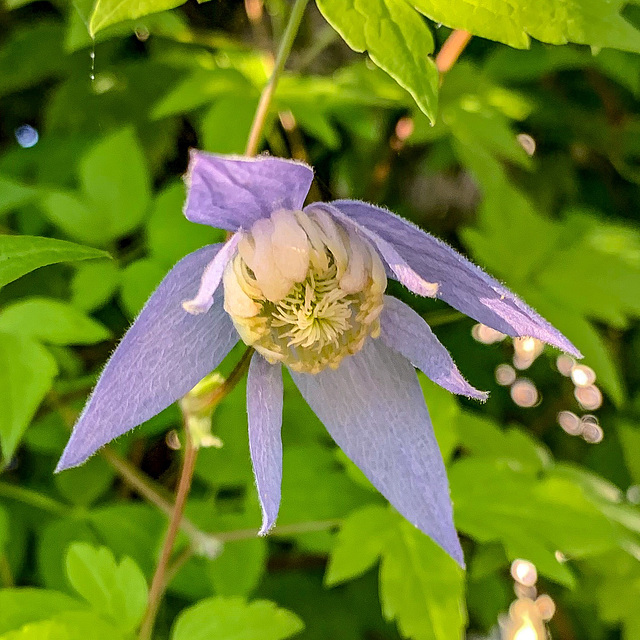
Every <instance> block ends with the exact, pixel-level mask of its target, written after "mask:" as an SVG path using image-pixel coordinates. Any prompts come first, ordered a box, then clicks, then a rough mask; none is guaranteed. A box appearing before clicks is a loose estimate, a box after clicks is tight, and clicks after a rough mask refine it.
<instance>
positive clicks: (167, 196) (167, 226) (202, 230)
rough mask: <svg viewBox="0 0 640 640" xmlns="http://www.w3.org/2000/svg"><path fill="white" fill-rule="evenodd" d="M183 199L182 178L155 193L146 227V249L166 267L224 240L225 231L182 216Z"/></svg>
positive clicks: (184, 196)
mask: <svg viewBox="0 0 640 640" xmlns="http://www.w3.org/2000/svg"><path fill="white" fill-rule="evenodd" d="M185 198H186V193H185V186H184V183H183V182H182V181H180V182H173V183H171V184H170V185H168V186H167V187H166V188H165V189H163V190H162V191H161V192H160V193H159V194H158V195H157V196H156V199H155V201H154V203H153V206H152V208H151V215H150V216H149V222H148V223H147V226H146V229H147V239H148V243H149V251H150V252H151V255H152V257H153V258H154V260H156V261H157V262H158V264H159V265H162V266H165V267H166V268H167V269H169V268H170V267H172V266H173V265H174V264H175V263H176V262H178V260H180V259H182V258H184V256H186V255H187V254H188V253H191V252H192V251H195V250H196V249H199V248H200V247H202V246H203V245H205V244H212V243H214V242H223V241H224V231H220V230H218V229H213V228H211V227H209V226H207V225H201V224H195V223H193V222H189V220H187V219H186V218H185V217H184V215H183V213H182V208H183V206H184V202H185ZM127 277H130V274H129V276H127ZM154 284H157V282H154Z"/></svg>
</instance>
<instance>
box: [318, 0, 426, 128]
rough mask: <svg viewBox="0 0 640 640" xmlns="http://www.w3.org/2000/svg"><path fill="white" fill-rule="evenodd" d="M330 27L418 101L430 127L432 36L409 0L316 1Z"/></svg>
mask: <svg viewBox="0 0 640 640" xmlns="http://www.w3.org/2000/svg"><path fill="white" fill-rule="evenodd" d="M317 5H318V8H319V9H320V11H321V12H322V14H323V15H324V17H325V18H326V20H327V22H329V24H331V26H332V27H333V28H334V29H335V30H336V31H337V32H338V33H339V34H340V35H341V36H342V37H343V38H344V40H345V42H346V43H347V44H348V45H349V46H350V47H351V48H352V49H353V50H354V51H358V52H362V51H365V50H366V51H368V53H369V57H370V58H371V60H373V62H375V64H377V65H378V66H379V67H380V68H381V69H383V70H384V71H386V72H387V73H388V74H389V75H390V76H391V77H392V78H394V79H395V80H396V81H397V82H398V84H399V85H401V86H402V87H404V88H405V89H406V90H407V91H408V92H409V93H410V94H411V95H412V96H413V98H414V100H415V101H416V103H417V104H418V106H419V107H420V109H421V110H422V111H423V112H424V113H425V115H427V116H428V117H429V118H430V120H431V121H432V122H435V115H436V110H437V103H438V81H439V78H438V71H437V69H436V66H435V63H434V62H433V59H432V58H431V57H430V54H431V53H433V37H432V36H431V32H430V31H429V28H428V27H427V25H426V23H425V22H424V20H423V19H422V17H421V16H420V15H418V13H417V12H416V11H415V10H414V9H413V6H412V5H411V4H410V3H408V2H407V1H406V0H368V2H367V3H366V4H361V3H360V2H358V1H357V0H317Z"/></svg>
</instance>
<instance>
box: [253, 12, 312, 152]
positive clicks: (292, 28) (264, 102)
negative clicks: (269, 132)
mask: <svg viewBox="0 0 640 640" xmlns="http://www.w3.org/2000/svg"><path fill="white" fill-rule="evenodd" d="M308 2H309V0H296V2H295V4H294V5H293V9H292V10H291V15H290V16H289V22H288V23H287V28H286V29H285V31H284V34H283V36H282V42H281V43H280V48H279V49H278V55H277V56H276V61H275V65H274V67H273V71H272V73H271V77H270V78H269V82H267V84H266V86H265V88H264V89H263V90H262V93H261V94H260V101H259V102H258V108H257V109H256V114H255V116H254V118H253V123H252V125H251V132H250V133H249V140H248V142H247V148H246V150H245V155H247V156H255V155H256V153H258V146H259V144H260V139H261V138H262V132H263V129H264V125H265V122H266V121H267V116H268V115H269V109H270V107H271V102H272V100H273V95H274V93H275V90H276V87H277V86H278V81H279V80H280V76H281V75H282V71H283V70H284V65H285V63H286V61H287V58H288V57H289V53H291V47H292V46H293V41H294V40H295V37H296V34H297V33H298V28H299V27H300V23H301V21H302V16H303V14H304V10H305V9H306V7H307V3H308Z"/></svg>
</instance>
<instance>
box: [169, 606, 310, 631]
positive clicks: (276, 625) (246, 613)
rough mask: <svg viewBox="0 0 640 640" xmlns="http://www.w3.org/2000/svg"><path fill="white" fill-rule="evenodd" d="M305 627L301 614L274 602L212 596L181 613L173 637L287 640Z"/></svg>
mask: <svg viewBox="0 0 640 640" xmlns="http://www.w3.org/2000/svg"><path fill="white" fill-rule="evenodd" d="M303 628H304V624H303V623H302V620H300V618H298V616H296V615H295V614H293V613H291V612H290V611H287V610H285V609H280V608H279V607H277V606H276V605H275V604H274V603H273V602H267V601H266V600H255V601H254V602H251V603H247V602H246V601H245V600H243V599H242V598H209V599H207V600H202V601H201V602H199V603H198V604H196V605H194V606H192V607H190V608H189V609H186V610H185V611H183V612H182V613H181V614H180V615H179V616H178V619H177V621H176V624H175V626H174V628H173V633H172V634H171V640H210V639H211V638H215V639H216V640H284V639H285V638H290V637H291V636H293V635H295V634H296V633H298V632H299V631H302V629H303Z"/></svg>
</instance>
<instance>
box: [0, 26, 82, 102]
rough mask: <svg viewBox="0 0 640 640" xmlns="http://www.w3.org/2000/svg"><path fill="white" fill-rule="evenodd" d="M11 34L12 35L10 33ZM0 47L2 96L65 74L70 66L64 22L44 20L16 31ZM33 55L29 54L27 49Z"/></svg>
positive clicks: (0, 92) (0, 94) (0, 86)
mask: <svg viewBox="0 0 640 640" xmlns="http://www.w3.org/2000/svg"><path fill="white" fill-rule="evenodd" d="M10 33H11V35H10V36H9V34H10ZM7 35H8V36H9V39H8V40H6V41H4V42H3V46H2V47H1V48H0V69H2V73H1V74H0V96H3V95H6V94H8V93H12V92H14V91H20V90H22V89H25V88H27V87H31V86H34V85H36V84H38V83H39V82H42V81H43V80H44V79H46V78H50V77H52V76H61V75H62V74H64V73H65V71H67V70H68V69H69V68H70V64H69V59H68V58H67V57H66V56H65V55H64V52H63V50H62V36H63V26H62V24H61V23H60V22H52V21H50V20H44V19H42V20H40V21H38V22H37V23H35V24H32V25H28V26H27V25H25V26H24V27H22V28H20V29H15V30H13V31H12V32H10V31H9V30H7ZM25 51H29V52H30V55H28V56H25V55H24V52H25Z"/></svg>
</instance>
